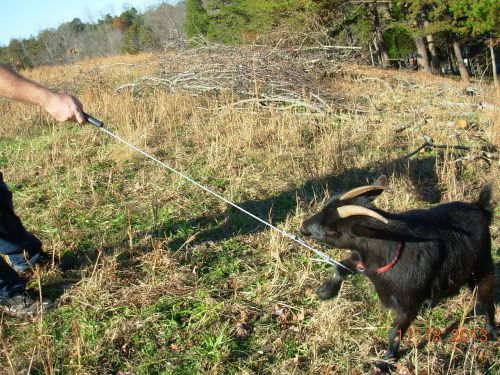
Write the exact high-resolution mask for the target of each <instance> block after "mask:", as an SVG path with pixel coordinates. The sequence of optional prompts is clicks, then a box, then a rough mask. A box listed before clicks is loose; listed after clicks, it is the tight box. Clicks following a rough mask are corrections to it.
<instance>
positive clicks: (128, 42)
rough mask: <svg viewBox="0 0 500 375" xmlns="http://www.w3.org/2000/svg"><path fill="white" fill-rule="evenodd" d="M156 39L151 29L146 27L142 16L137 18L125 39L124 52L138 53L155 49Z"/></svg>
mask: <svg viewBox="0 0 500 375" xmlns="http://www.w3.org/2000/svg"><path fill="white" fill-rule="evenodd" d="M154 45H155V37H154V35H153V32H152V30H151V28H150V27H148V26H146V25H144V21H143V19H142V17H141V16H138V17H135V19H134V22H132V25H130V27H129V28H128V29H127V31H126V33H125V37H124V39H123V45H122V51H123V52H125V53H137V52H139V51H141V50H146V49H150V48H152V47H154Z"/></svg>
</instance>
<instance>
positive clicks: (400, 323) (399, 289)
mask: <svg viewBox="0 0 500 375" xmlns="http://www.w3.org/2000/svg"><path fill="white" fill-rule="evenodd" d="M386 186H387V177H385V176H381V177H379V178H378V179H377V180H376V181H375V182H374V183H373V184H372V185H368V186H362V187H358V188H355V189H352V190H350V191H348V192H346V193H344V194H341V195H336V196H332V197H331V198H330V199H329V200H327V201H326V203H325V205H324V207H323V209H322V210H321V211H320V212H318V213H316V214H315V215H313V216H312V217H310V218H309V219H307V220H305V221H304V223H303V224H302V227H301V228H300V231H301V233H302V234H303V235H304V236H307V237H311V238H313V239H316V240H319V241H322V242H325V243H327V244H329V245H332V246H334V247H337V248H346V249H350V250H352V252H351V255H350V256H349V257H348V258H346V259H344V260H343V261H341V262H340V263H341V264H342V265H344V266H345V267H346V269H344V268H342V267H339V266H336V267H335V272H334V276H333V278H330V279H328V280H326V281H325V282H324V283H323V284H322V285H321V286H320V287H319V288H318V290H317V293H318V296H319V297H320V299H322V300H325V299H328V298H331V297H333V296H335V295H337V294H338V291H339V289H340V286H341V284H342V282H343V281H344V279H345V278H346V277H347V276H349V274H350V273H349V271H351V273H353V274H354V273H359V272H364V274H365V275H366V276H367V277H368V278H369V279H370V281H371V282H372V283H373V285H374V286H375V289H376V291H377V294H378V296H379V298H380V300H381V302H382V304H383V305H384V306H386V307H387V308H389V309H391V310H393V311H394V312H395V313H396V317H395V320H394V323H393V326H392V329H391V331H390V333H389V343H388V344H389V345H388V350H387V352H386V354H385V356H384V357H385V358H386V359H395V358H397V353H398V348H399V344H400V338H401V337H402V336H403V335H404V334H405V332H406V330H407V329H408V327H409V326H410V324H411V322H412V321H413V319H414V318H415V317H416V315H417V314H418V312H419V310H420V308H421V307H422V305H424V303H425V302H430V306H435V305H436V304H437V303H438V302H439V301H440V300H441V299H443V298H445V297H450V296H452V295H455V294H457V293H458V291H459V290H460V288H461V287H462V286H463V285H465V284H467V285H468V286H469V287H470V288H471V289H472V288H474V287H475V286H477V287H478V289H477V297H478V300H479V301H480V302H481V303H482V304H483V305H484V306H485V307H486V330H487V333H488V337H489V338H490V339H496V337H497V332H496V330H495V307H494V302H493V290H494V287H495V273H494V271H495V268H494V264H493V259H492V256H491V238H490V232H489V224H490V223H491V220H492V205H491V203H490V201H491V195H492V187H491V185H485V186H484V187H483V188H482V190H481V192H480V195H479V200H478V201H477V202H476V203H463V202H452V203H445V204H440V205H437V206H435V207H433V208H430V209H427V210H411V211H406V212H403V213H399V214H396V213H390V212H386V211H383V210H381V209H378V208H376V207H375V206H374V205H373V204H372V201H373V200H374V199H375V198H376V197H378V196H379V195H380V194H381V193H382V192H383V191H384V189H385V188H386Z"/></svg>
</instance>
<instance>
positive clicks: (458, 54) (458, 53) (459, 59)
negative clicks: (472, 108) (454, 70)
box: [453, 42, 469, 83]
mask: <svg viewBox="0 0 500 375" xmlns="http://www.w3.org/2000/svg"><path fill="white" fill-rule="evenodd" d="M453 50H454V51H455V57H456V58H457V65H458V70H459V72H460V77H462V81H464V82H466V83H469V73H467V68H466V67H465V64H464V58H463V57H462V51H461V50H460V45H459V44H458V42H453Z"/></svg>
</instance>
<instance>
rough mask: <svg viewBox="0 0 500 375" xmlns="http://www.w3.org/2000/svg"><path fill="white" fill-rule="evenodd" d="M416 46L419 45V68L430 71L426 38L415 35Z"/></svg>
mask: <svg viewBox="0 0 500 375" xmlns="http://www.w3.org/2000/svg"><path fill="white" fill-rule="evenodd" d="M414 40H415V46H416V47H417V64H418V70H421V71H424V72H430V71H431V68H430V66H429V56H428V55H427V47H426V46H425V41H424V38H423V37H421V36H416V37H414Z"/></svg>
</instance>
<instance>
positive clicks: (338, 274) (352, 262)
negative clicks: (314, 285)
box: [316, 252, 360, 300]
mask: <svg viewBox="0 0 500 375" xmlns="http://www.w3.org/2000/svg"><path fill="white" fill-rule="evenodd" d="M359 259H360V258H359V254H358V253H357V252H353V253H351V255H350V256H349V257H348V258H346V259H344V260H342V261H341V262H340V264H342V265H343V266H345V267H346V268H347V269H348V270H346V269H345V268H343V267H340V266H339V265H336V266H335V267H334V275H333V277H332V278H329V279H327V280H325V281H324V282H323V284H321V286H320V287H319V288H318V289H317V290H316V293H317V294H318V297H319V299H321V300H327V299H329V298H332V297H335V296H336V295H337V294H338V292H339V290H340V286H341V285H342V282H343V281H344V280H345V278H346V277H347V276H349V275H351V274H354V273H357V272H358V269H357V268H356V266H357V264H358V260H359Z"/></svg>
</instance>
